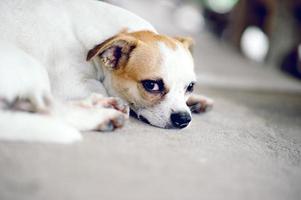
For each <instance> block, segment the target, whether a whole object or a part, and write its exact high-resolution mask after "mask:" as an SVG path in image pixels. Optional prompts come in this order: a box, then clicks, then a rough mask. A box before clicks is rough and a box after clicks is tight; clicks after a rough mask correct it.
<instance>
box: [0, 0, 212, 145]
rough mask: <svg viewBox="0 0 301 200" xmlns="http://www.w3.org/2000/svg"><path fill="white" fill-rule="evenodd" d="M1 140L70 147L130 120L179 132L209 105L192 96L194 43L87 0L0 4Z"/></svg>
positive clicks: (18, 0) (5, 1)
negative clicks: (85, 134)
mask: <svg viewBox="0 0 301 200" xmlns="http://www.w3.org/2000/svg"><path fill="white" fill-rule="evenodd" d="M0 18H1V23H0V139H5V140H24V141H40V142H61V143H71V142H74V141H78V140H80V139H81V137H82V136H81V134H80V132H81V131H112V130H114V129H116V128H120V127H122V126H123V125H124V123H125V122H126V120H127V119H128V116H129V113H132V114H133V115H134V116H136V117H137V118H138V119H140V120H141V121H143V122H146V123H149V124H151V125H153V126H156V127H161V128H185V127H187V126H188V125H189V123H190V121H191V113H192V112H194V113H200V112H204V111H206V110H208V108H211V107H212V105H213V101H212V100H211V99H210V98H207V97H204V96H201V95H195V94H192V92H193V88H194V85H195V83H196V77H195V73H194V63H193V58H192V55H191V51H190V50H191V45H192V40H191V39H190V38H187V37H169V36H166V35H161V34H158V33H157V31H156V30H155V29H154V28H153V26H152V25H151V24H150V23H148V22H147V21H145V20H143V19H141V18H140V17H138V16H136V15H134V14H133V13H131V12H129V11H127V10H124V9H122V8H119V7H116V6H113V5H110V4H107V3H104V2H99V1H96V0H95V1H94V0H87V1H82V0H66V1H60V0H29V1H23V0H2V1H1V2H0Z"/></svg>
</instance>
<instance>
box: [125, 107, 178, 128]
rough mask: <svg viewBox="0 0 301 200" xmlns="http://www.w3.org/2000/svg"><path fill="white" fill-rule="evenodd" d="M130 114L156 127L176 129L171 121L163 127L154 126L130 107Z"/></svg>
mask: <svg viewBox="0 0 301 200" xmlns="http://www.w3.org/2000/svg"><path fill="white" fill-rule="evenodd" d="M130 116H131V117H134V118H136V119H138V120H140V121H142V122H144V123H146V124H149V125H151V126H154V127H157V128H164V129H176V128H175V127H174V126H173V125H172V124H171V123H168V124H166V125H165V126H164V127H160V126H156V125H154V124H151V123H150V122H149V121H148V119H146V118H145V117H144V116H143V115H138V114H137V113H136V112H135V111H134V110H132V109H130Z"/></svg>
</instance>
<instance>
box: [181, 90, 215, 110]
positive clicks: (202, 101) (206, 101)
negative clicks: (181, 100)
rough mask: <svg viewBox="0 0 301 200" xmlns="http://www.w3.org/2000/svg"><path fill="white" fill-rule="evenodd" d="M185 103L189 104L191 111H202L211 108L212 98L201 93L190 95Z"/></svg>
mask: <svg viewBox="0 0 301 200" xmlns="http://www.w3.org/2000/svg"><path fill="white" fill-rule="evenodd" d="M186 104H187V105H188V106H189V108H190V110H191V112H193V113H202V112H206V111H209V110H211V109H212V107H213V100H212V99H210V98H208V97H205V96H202V95H195V94H193V95H191V96H190V97H189V98H188V100H187V102H186Z"/></svg>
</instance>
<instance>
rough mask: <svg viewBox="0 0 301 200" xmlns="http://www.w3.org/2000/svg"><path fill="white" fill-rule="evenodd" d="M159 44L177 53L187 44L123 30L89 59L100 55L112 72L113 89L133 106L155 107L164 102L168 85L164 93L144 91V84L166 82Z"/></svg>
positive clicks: (90, 53) (94, 51)
mask: <svg viewBox="0 0 301 200" xmlns="http://www.w3.org/2000/svg"><path fill="white" fill-rule="evenodd" d="M158 43H163V44H165V45H166V46H167V47H168V48H170V49H173V50H176V48H177V46H178V45H184V44H185V43H182V42H181V41H180V40H178V39H176V38H172V37H168V36H164V35H158V34H156V33H153V32H151V31H138V32H132V33H128V32H126V31H123V32H121V33H119V34H118V35H116V36H114V37H112V38H109V39H108V40H106V41H104V42H103V43H101V44H99V45H96V46H95V47H94V48H93V49H91V50H90V51H89V53H88V55H87V60H91V59H92V58H94V57H96V56H97V57H98V58H99V60H100V62H102V65H103V66H104V67H107V68H108V69H110V71H111V84H112V87H113V89H114V90H115V91H116V92H117V93H118V94H119V95H120V96H121V97H122V98H123V99H125V100H127V101H128V102H129V103H130V104H134V105H135V106H137V107H147V106H153V105H155V104H157V103H159V102H161V101H162V99H163V98H164V96H165V94H166V93H167V92H168V86H166V85H165V87H166V89H165V91H164V92H162V93H150V92H147V91H146V90H145V89H144V88H143V85H142V83H141V81H142V80H157V79H163V77H162V76H163V75H162V72H161V63H162V60H163V58H162V55H161V53H160V49H159V45H158ZM184 47H185V45H184Z"/></svg>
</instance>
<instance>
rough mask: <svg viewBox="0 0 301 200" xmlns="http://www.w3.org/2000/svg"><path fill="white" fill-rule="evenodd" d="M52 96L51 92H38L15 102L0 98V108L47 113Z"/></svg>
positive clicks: (17, 98)
mask: <svg viewBox="0 0 301 200" xmlns="http://www.w3.org/2000/svg"><path fill="white" fill-rule="evenodd" d="M52 101H53V100H52V96H51V94H50V93H49V92H36V93H31V94H27V95H23V96H22V97H16V98H15V99H13V100H8V99H5V98H0V108H1V109H10V110H15V111H24V112H39V113H47V112H48V111H49V108H50V105H51V103H52Z"/></svg>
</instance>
